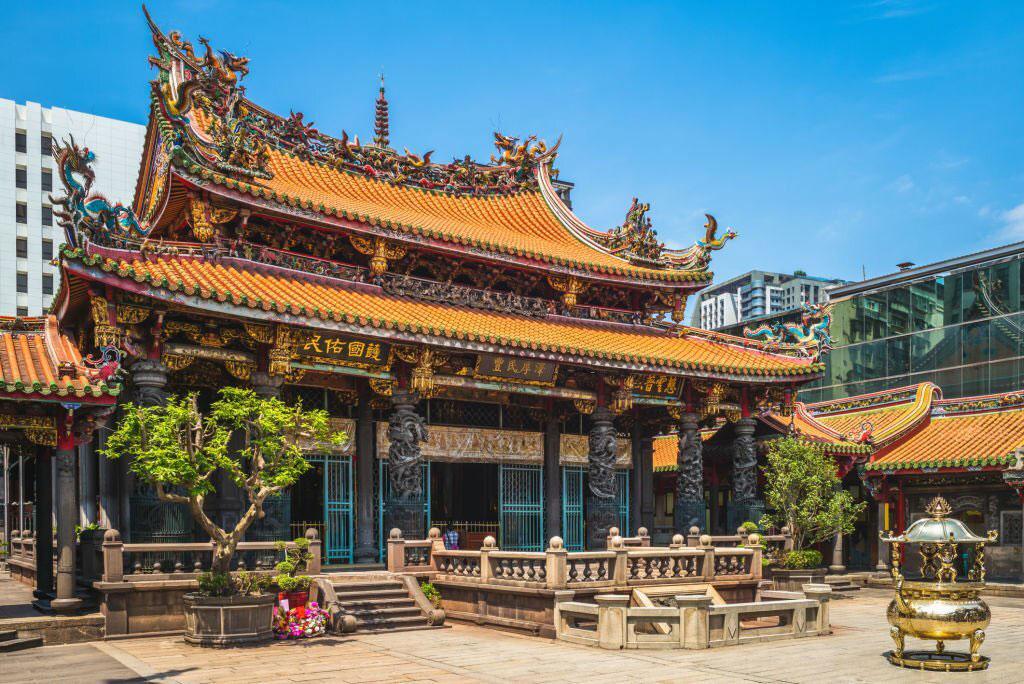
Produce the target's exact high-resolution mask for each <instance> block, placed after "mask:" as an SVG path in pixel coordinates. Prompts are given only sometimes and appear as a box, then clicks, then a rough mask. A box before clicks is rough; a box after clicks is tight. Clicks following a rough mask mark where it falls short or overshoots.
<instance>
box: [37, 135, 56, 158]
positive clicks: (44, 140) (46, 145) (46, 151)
mask: <svg viewBox="0 0 1024 684" xmlns="http://www.w3.org/2000/svg"><path fill="white" fill-rule="evenodd" d="M39 154H41V155H43V156H44V157H49V156H52V155H53V138H51V137H50V134H49V133H43V134H42V135H40V136H39Z"/></svg>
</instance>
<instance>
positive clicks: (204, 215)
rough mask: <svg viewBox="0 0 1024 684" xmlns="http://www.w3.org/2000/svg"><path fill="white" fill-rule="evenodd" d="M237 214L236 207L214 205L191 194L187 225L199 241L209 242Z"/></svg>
mask: <svg viewBox="0 0 1024 684" xmlns="http://www.w3.org/2000/svg"><path fill="white" fill-rule="evenodd" d="M236 216H238V210H237V209H227V208H223V207H215V206H213V205H212V204H210V203H209V202H207V201H205V200H203V199H201V198H200V197H198V196H196V195H193V196H192V197H191V198H190V202H189V214H188V217H189V225H190V226H191V228H192V234H193V235H194V236H195V238H196V240H199V241H200V242H210V241H211V240H213V237H214V235H215V234H216V233H217V232H219V229H218V226H222V225H224V224H225V223H227V222H228V221H231V220H232V219H234V218H235V217H236Z"/></svg>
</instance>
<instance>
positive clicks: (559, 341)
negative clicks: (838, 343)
mask: <svg viewBox="0 0 1024 684" xmlns="http://www.w3.org/2000/svg"><path fill="white" fill-rule="evenodd" d="M91 249H94V250H95V249H101V248H91ZM101 251H102V252H103V253H102V254H100V253H94V252H87V251H86V250H85V249H82V248H77V249H71V248H65V249H64V250H63V251H62V257H63V264H64V268H65V269H66V270H68V271H69V272H70V273H72V274H74V275H78V276H82V277H85V278H87V279H92V280H102V281H104V282H107V283H110V284H113V285H115V286H117V287H120V288H123V289H127V290H130V291H134V292H137V293H139V294H144V295H146V296H148V297H152V298H155V299H163V300H173V301H175V302H177V303H179V304H184V305H186V306H190V307H194V308H200V309H215V310H216V311H217V312H219V313H221V314H230V315H237V316H241V317H248V318H267V317H271V318H275V317H276V319H277V320H281V321H285V320H291V319H288V318H287V317H288V316H294V317H297V318H299V319H301V320H300V321H293V322H300V323H303V324H305V325H309V326H311V327H323V328H345V329H347V330H351V331H352V332H359V333H361V334H365V335H368V336H382V337H388V338H395V337H401V336H403V335H418V336H424V335H426V336H430V337H431V338H434V340H436V343H437V344H439V345H457V346H467V343H476V344H478V345H501V346H502V347H510V348H512V349H517V350H521V351H522V352H524V353H527V354H528V353H530V352H535V353H547V354H558V355H562V356H565V357H575V358H577V359H579V360H580V361H591V362H592V360H594V359H597V360H604V361H607V362H613V363H621V364H634V365H642V366H646V367H648V369H650V370H654V369H663V370H666V371H668V372H671V371H672V370H674V369H678V370H688V371H697V372H705V373H709V374H719V375H722V376H729V377H736V378H744V379H760V380H766V381H769V382H771V381H776V380H782V379H785V380H800V379H804V378H805V377H807V376H813V375H814V374H817V373H819V372H821V364H816V363H812V362H811V360H810V359H807V358H794V357H787V356H781V355H777V354H769V353H766V352H764V351H761V350H759V349H756V348H751V347H749V346H744V341H743V340H740V339H738V338H729V337H727V336H724V335H710V334H706V333H704V331H696V330H692V329H684V330H683V331H682V332H670V331H666V330H660V329H658V328H653V327H650V326H640V325H625V324H615V323H602V322H597V321H588V320H583V319H575V318H567V317H564V316H557V315H547V316H543V317H540V316H527V315H523V314H518V313H506V312H499V311H483V310H479V309H473V308H469V307H466V306H452V305H445V304H440V303H432V302H426V301H422V300H415V299H409V298H404V297H399V296H394V295H389V294H387V293H385V292H384V290H383V289H382V288H381V287H379V286H376V285H370V284H366V283H355V282H351V281H347V280H341V279H337V278H330V277H326V276H314V275H308V274H300V273H298V272H295V271H291V270H287V269H284V268H278V267H273V266H264V265H257V264H254V263H253V262H250V261H246V260H242V259H234V258H221V259H218V260H217V261H216V262H213V261H211V260H206V259H204V258H202V257H194V256H173V255H167V256H152V255H146V256H145V257H140V255H139V253H137V252H133V251H127V250H114V249H101ZM638 370H639V369H638Z"/></svg>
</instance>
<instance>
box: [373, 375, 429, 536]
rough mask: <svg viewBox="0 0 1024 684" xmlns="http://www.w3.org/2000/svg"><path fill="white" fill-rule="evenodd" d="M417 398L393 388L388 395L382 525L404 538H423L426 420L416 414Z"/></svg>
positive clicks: (410, 393) (424, 533)
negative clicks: (385, 483) (386, 482)
mask: <svg viewBox="0 0 1024 684" xmlns="http://www.w3.org/2000/svg"><path fill="white" fill-rule="evenodd" d="M418 399H419V397H417V395H416V394H415V393H413V392H409V391H407V390H401V389H398V388H396V389H395V390H394V391H393V392H392V394H391V405H392V411H391V417H390V418H388V440H389V441H390V445H389V446H388V484H389V488H388V489H389V491H388V493H387V496H386V498H385V504H384V508H385V513H386V515H385V523H386V527H387V529H388V530H391V529H392V528H395V527H397V528H398V529H400V530H401V531H402V536H403V537H405V538H406V539H423V538H424V537H425V536H426V530H425V529H424V526H425V522H426V521H425V515H424V505H425V502H426V501H425V497H424V495H423V489H424V487H425V486H427V487H429V486H430V483H429V482H428V483H424V482H423V470H422V468H421V465H422V463H423V455H422V453H421V451H420V443H421V442H425V441H426V440H427V425H426V421H425V420H424V419H423V417H422V416H420V415H419V414H418V413H416V402H417V401H418Z"/></svg>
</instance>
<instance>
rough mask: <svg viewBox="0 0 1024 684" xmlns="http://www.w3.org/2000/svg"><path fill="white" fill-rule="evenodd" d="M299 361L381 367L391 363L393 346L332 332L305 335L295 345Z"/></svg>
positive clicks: (306, 333) (307, 333)
mask: <svg viewBox="0 0 1024 684" xmlns="http://www.w3.org/2000/svg"><path fill="white" fill-rule="evenodd" d="M294 351H295V354H296V355H297V356H298V357H299V359H300V360H305V361H313V362H319V363H326V364H334V365H338V366H356V367H360V368H365V367H369V366H373V367H382V366H387V365H388V364H389V363H390V362H391V345H390V344H386V343H383V342H365V341H363V340H353V339H351V338H347V337H342V336H340V335H334V334H331V333H319V332H305V333H303V334H302V335H300V336H299V337H298V338H297V339H296V341H295V346H294Z"/></svg>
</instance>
